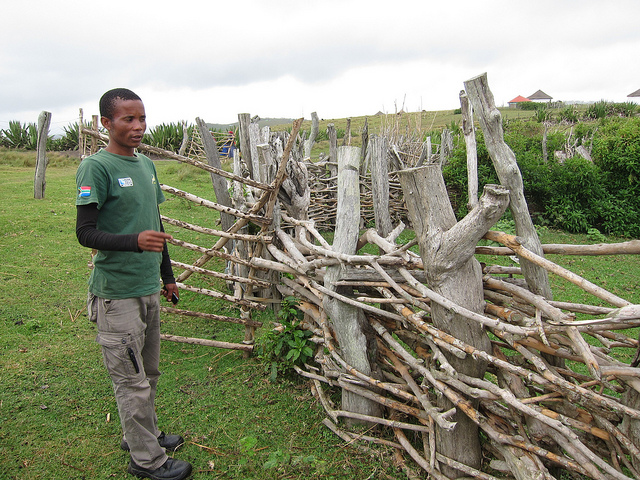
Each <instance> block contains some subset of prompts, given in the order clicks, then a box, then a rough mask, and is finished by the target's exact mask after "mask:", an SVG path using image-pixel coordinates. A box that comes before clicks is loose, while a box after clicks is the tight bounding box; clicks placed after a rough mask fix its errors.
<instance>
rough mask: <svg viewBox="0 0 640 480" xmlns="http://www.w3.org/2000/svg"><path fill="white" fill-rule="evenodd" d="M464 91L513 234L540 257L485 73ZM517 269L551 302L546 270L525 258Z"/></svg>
mask: <svg viewBox="0 0 640 480" xmlns="http://www.w3.org/2000/svg"><path fill="white" fill-rule="evenodd" d="M464 88H465V90H466V91H467V95H468V96H469V100H470V101H471V104H472V105H473V111H474V112H475V113H476V114H477V116H478V120H479V123H480V127H481V128H482V131H483V133H484V140H485V144H486V146H487V151H488V152H489V156H490V157H491V161H492V162H493V166H494V168H495V170H496V173H497V174H498V178H499V179H500V183H501V184H502V185H504V186H505V187H507V188H508V189H509V198H510V200H509V209H510V210H511V213H512V214H513V220H514V221H515V224H516V234H517V235H518V236H519V237H522V238H523V239H524V242H523V246H524V247H526V248H527V249H529V250H531V251H532V252H534V253H535V254H537V255H540V256H544V253H543V252H542V244H541V243H540V238H539V237H538V233H537V232H536V229H535V227H534V226H533V221H532V220H531V215H530V214H529V207H528V205H527V200H526V199H525V196H524V186H523V182H522V174H521V173H520V169H519V168H518V163H517V162H516V156H515V154H514V153H513V150H511V148H510V147H509V146H508V145H507V144H506V143H505V141H504V131H503V129H502V115H501V114H500V111H499V110H498V109H497V108H496V105H495V101H494V99H493V93H491V90H490V89H489V83H488V81H487V74H486V73H483V74H482V75H478V76H477V77H474V78H472V79H470V80H467V81H466V82H464ZM520 266H521V267H522V273H523V275H524V278H525V280H526V281H527V285H528V286H529V288H530V289H531V291H532V292H533V293H535V294H537V295H541V296H543V297H545V298H547V299H549V300H552V299H553V295H552V293H551V286H550V284H549V276H548V275H547V271H546V270H545V269H544V268H542V267H538V266H536V265H534V264H533V263H531V262H529V261H528V260H525V259H521V261H520Z"/></svg>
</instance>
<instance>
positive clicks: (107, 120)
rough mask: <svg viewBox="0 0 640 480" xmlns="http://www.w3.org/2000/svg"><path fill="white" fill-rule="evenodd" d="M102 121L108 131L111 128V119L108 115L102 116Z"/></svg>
mask: <svg viewBox="0 0 640 480" xmlns="http://www.w3.org/2000/svg"><path fill="white" fill-rule="evenodd" d="M100 123H101V124H102V126H103V127H104V128H106V129H107V131H110V130H111V119H110V118H108V117H100Z"/></svg>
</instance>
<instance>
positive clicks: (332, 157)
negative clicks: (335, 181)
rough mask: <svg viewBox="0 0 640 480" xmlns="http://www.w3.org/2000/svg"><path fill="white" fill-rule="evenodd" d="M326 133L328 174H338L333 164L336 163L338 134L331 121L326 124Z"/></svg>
mask: <svg viewBox="0 0 640 480" xmlns="http://www.w3.org/2000/svg"><path fill="white" fill-rule="evenodd" d="M327 135H328V136H329V174H330V176H332V177H335V176H336V175H338V169H337V167H335V165H336V164H337V163H338V134H337V133H336V126H335V125H334V124H333V123H330V124H329V125H327Z"/></svg>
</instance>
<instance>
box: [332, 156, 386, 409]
mask: <svg viewBox="0 0 640 480" xmlns="http://www.w3.org/2000/svg"><path fill="white" fill-rule="evenodd" d="M359 163H360V149H359V148H357V147H341V148H340V149H339V150H338V213H337V216H336V230H335V236H334V241H333V249H334V250H335V251H336V252H339V253H345V254H349V255H351V254H354V253H355V252H356V245H357V243H358V236H359V228H358V226H359V224H360V181H359V175H358V165H359ZM342 270H343V267H342V266H341V265H333V266H329V267H327V272H326V274H325V278H324V285H325V287H326V288H328V289H331V290H332V291H339V292H341V293H348V291H347V292H345V291H344V289H345V288H349V289H351V288H350V287H336V286H335V282H336V281H338V280H339V278H340V276H341V273H342ZM323 306H324V308H325V310H326V311H327V313H328V314H329V315H328V316H329V317H330V319H331V321H332V323H333V325H334V328H335V331H336V335H337V338H338V344H339V346H340V350H341V352H342V354H343V358H344V359H345V360H346V361H347V362H348V363H349V364H350V365H351V366H352V367H354V368H355V369H357V370H358V371H360V372H362V373H364V374H365V375H371V372H372V368H371V364H370V362H369V356H368V355H369V354H370V353H371V352H374V351H375V350H374V349H370V346H369V345H368V340H367V336H366V335H365V331H364V324H365V323H366V321H365V318H364V313H363V312H362V310H361V309H359V308H358V307H355V306H353V305H349V304H346V303H343V302H341V301H339V300H337V299H335V298H333V297H331V296H328V295H327V296H325V298H324V300H323ZM371 347H373V345H372V346H371ZM342 409H343V410H346V411H349V412H353V413H360V414H364V415H373V416H378V415H379V414H380V406H379V405H378V404H377V403H375V402H374V401H373V400H370V399H367V398H364V397H361V396H359V395H356V394H355V393H352V392H349V391H347V390H345V389H343V390H342Z"/></svg>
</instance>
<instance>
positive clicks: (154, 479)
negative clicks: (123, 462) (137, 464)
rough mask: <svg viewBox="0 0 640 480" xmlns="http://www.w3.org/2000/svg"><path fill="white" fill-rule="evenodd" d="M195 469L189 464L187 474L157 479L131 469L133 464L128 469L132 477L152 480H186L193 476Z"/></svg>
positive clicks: (144, 472) (146, 473)
mask: <svg viewBox="0 0 640 480" xmlns="http://www.w3.org/2000/svg"><path fill="white" fill-rule="evenodd" d="M192 469H193V466H192V465H191V464H189V468H188V469H187V470H186V471H185V473H184V474H183V475H180V476H177V477H171V478H167V477H156V476H155V475H152V474H150V473H148V472H146V471H142V470H136V469H134V468H132V467H131V464H129V466H128V467H127V472H129V473H130V474H131V475H134V476H136V477H138V478H150V479H151V480H184V479H185V478H187V477H188V476H189V475H191V470H192Z"/></svg>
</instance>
